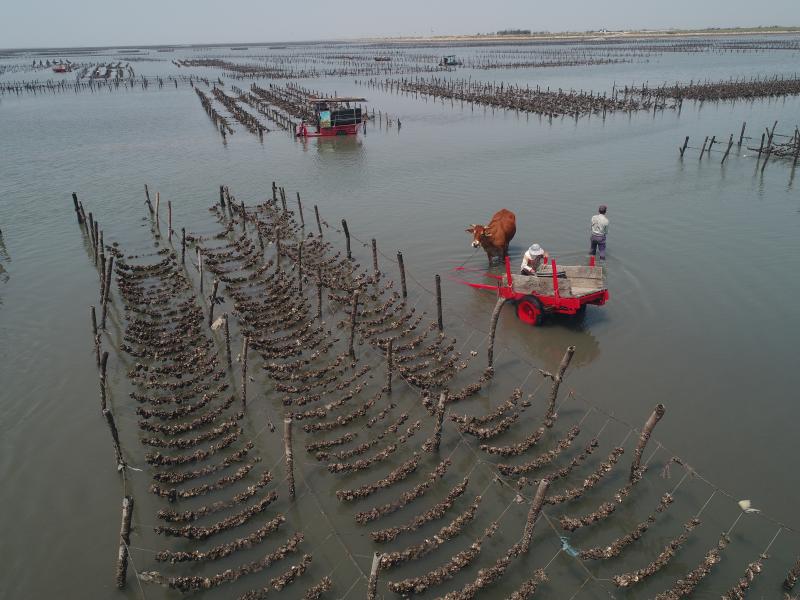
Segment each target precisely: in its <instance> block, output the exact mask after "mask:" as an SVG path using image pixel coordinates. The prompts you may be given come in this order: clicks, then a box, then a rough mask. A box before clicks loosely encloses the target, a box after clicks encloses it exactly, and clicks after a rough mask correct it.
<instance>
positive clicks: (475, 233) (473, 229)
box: [464, 224, 492, 248]
mask: <svg viewBox="0 0 800 600" xmlns="http://www.w3.org/2000/svg"><path fill="white" fill-rule="evenodd" d="M464 231H466V232H467V233H471V234H472V247H473V248H477V247H478V246H480V245H481V244H482V243H483V242H486V241H488V240H489V239H490V238H491V237H492V234H491V232H490V231H489V230H488V229H487V228H486V225H474V224H473V225H470V226H469V227H468V228H467V229H465V230H464Z"/></svg>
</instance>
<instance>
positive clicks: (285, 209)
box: [278, 186, 289, 212]
mask: <svg viewBox="0 0 800 600" xmlns="http://www.w3.org/2000/svg"><path fill="white" fill-rule="evenodd" d="M278 189H280V191H281V205H282V206H283V212H286V211H287V210H289V209H288V208H287V207H286V190H285V189H283V187H282V186H281V187H280V188H278Z"/></svg>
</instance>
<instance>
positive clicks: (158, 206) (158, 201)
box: [156, 192, 161, 229]
mask: <svg viewBox="0 0 800 600" xmlns="http://www.w3.org/2000/svg"><path fill="white" fill-rule="evenodd" d="M160 210H161V192H156V229H161V215H160V214H159V211H160Z"/></svg>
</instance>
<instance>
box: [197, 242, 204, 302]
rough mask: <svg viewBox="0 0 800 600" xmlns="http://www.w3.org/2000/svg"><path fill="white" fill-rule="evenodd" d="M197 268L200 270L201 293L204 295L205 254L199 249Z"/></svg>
mask: <svg viewBox="0 0 800 600" xmlns="http://www.w3.org/2000/svg"><path fill="white" fill-rule="evenodd" d="M197 268H198V269H199V270H200V293H201V294H202V293H203V253H202V252H200V248H198V249H197Z"/></svg>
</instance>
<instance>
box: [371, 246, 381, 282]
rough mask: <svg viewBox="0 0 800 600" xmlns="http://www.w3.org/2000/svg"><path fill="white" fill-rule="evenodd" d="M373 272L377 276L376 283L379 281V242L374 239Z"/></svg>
mask: <svg viewBox="0 0 800 600" xmlns="http://www.w3.org/2000/svg"><path fill="white" fill-rule="evenodd" d="M372 272H373V273H374V274H375V281H378V274H379V273H380V271H379V270H378V242H377V241H375V238H372Z"/></svg>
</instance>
